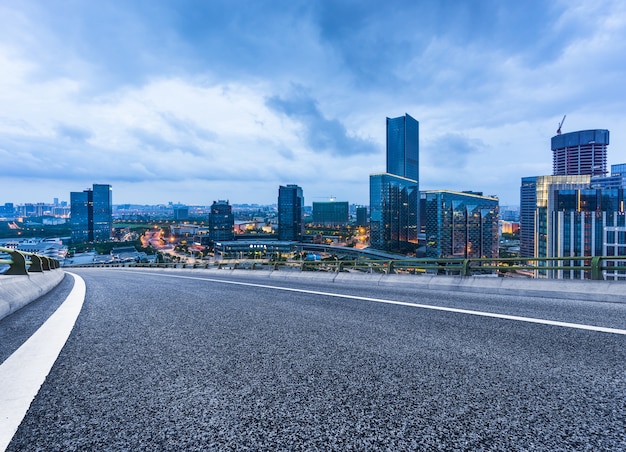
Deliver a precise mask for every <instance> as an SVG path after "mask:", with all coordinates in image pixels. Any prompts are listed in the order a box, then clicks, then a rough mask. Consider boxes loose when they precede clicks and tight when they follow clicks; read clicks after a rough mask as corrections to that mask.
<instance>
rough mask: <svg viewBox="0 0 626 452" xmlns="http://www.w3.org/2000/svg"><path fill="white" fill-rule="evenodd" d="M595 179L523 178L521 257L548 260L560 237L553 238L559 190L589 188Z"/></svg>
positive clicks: (567, 177)
mask: <svg viewBox="0 0 626 452" xmlns="http://www.w3.org/2000/svg"><path fill="white" fill-rule="evenodd" d="M590 180H591V176H589V175H586V176H532V177H524V178H522V186H521V189H520V256H521V257H548V249H549V248H550V246H551V242H552V241H553V240H555V238H556V237H554V236H553V235H550V234H549V233H548V232H549V231H551V230H552V229H551V221H552V219H551V216H550V215H548V212H549V211H551V210H554V208H553V206H554V192H555V191H556V190H560V189H563V190H568V189H570V190H571V189H580V188H588V187H589V182H590Z"/></svg>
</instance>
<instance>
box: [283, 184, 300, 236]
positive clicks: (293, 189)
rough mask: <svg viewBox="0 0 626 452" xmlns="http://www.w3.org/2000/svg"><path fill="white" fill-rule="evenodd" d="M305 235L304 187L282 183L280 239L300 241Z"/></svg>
mask: <svg viewBox="0 0 626 452" xmlns="http://www.w3.org/2000/svg"><path fill="white" fill-rule="evenodd" d="M303 235H304V195H303V192H302V188H301V187H299V186H297V185H294V184H289V185H285V186H283V185H281V186H280V187H279V189H278V239H279V240H283V241H285V240H287V241H300V240H302V236H303Z"/></svg>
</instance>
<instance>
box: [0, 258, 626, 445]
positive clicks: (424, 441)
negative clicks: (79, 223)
mask: <svg viewBox="0 0 626 452" xmlns="http://www.w3.org/2000/svg"><path fill="white" fill-rule="evenodd" d="M75 273H77V274H79V275H80V276H82V277H83V278H84V280H85V282H86V285H87V295H86V299H85V302H84V305H83V308H82V311H81V314H80V316H79V317H78V320H77V322H76V325H75V327H74V330H73V332H72V334H71V335H70V337H69V340H68V341H67V343H66V345H65V347H64V348H63V350H62V352H61V354H60V356H59V358H58V360H57V361H56V363H55V365H54V367H53V368H52V371H51V372H50V374H49V375H48V377H47V379H46V381H45V383H44V385H43V386H42V388H41V390H40V391H39V394H38V395H37V397H36V398H35V400H34V401H33V403H32V405H31V407H30V410H29V411H28V413H27V415H26V417H25V418H24V420H23V422H22V424H21V425H20V427H19V429H18V431H17V433H16V435H15V436H14V438H13V440H12V442H11V443H10V445H9V447H8V449H7V450H9V451H49V450H50V451H51V450H55V451H73V450H81V451H86V450H89V451H91V450H116V451H118V450H127V451H136V450H151V451H153V450H154V451H156V450H176V451H179V450H255V451H256V450H272V451H274V450H342V451H343V450H394V451H395V450H552V451H554V450H594V451H596V450H626V372H625V370H626V336H625V335H621V334H613V333H607V332H600V331H588V330H581V329H577V328H570V327H565V326H555V325H546V324H537V323H531V322H528V321H522V320H510V319H504V318H490V317H483V316H480V315H475V314H468V313H464V312H446V311H438V310H433V309H427V308H425V307H412V306H406V305H393V304H387V303H382V302H376V301H367V300H363V299H361V298H363V297H366V298H376V299H378V300H379V301H382V300H392V301H399V302H408V303H419V304H422V305H432V306H443V307H452V308H459V309H464V310H471V311H485V312H490V313H499V314H509V315H514V316H521V317H530V318H532V319H548V320H554V321H559V322H569V323H576V324H584V325H594V326H603V327H609V328H619V329H626V304H615V303H613V304H611V303H598V302H595V303H587V302H581V301H577V302H568V301H565V300H551V299H528V298H519V297H515V296H493V295H481V294H467V293H460V294H454V293H450V292H434V291H417V290H415V289H410V288H396V289H389V288H385V289H381V288H377V287H373V286H370V287H364V286H359V285H356V284H354V285H347V284H346V285H338V284H332V283H331V284H328V283H327V284H320V283H316V282H311V281H309V282H303V283H299V282H297V281H271V280H269V279H264V280H261V279H259V278H247V279H233V278H232V277H230V276H228V273H227V272H224V276H223V277H219V275H218V276H216V274H215V272H213V273H211V274H210V275H209V274H207V275H203V274H202V273H200V272H199V273H193V274H191V273H190V272H188V271H184V270H182V271H178V272H175V271H169V272H150V271H148V270H134V271H126V270H119V269H79V270H78V269H77V270H76V271H75ZM190 275H192V278H179V277H177V276H190ZM207 278H210V279H211V280H209V279H207ZM215 279H223V280H224V281H226V282H220V281H216V280H215ZM68 280H69V277H68V278H66V281H64V282H63V283H62V285H61V286H60V287H59V288H58V289H56V290H55V291H53V292H52V293H51V294H50V295H49V297H46V299H44V300H43V301H39V302H37V303H34V304H33V305H32V306H29V307H28V308H27V309H28V310H29V311H24V310H22V311H19V312H18V313H16V314H14V315H12V316H10V317H8V318H7V319H5V320H3V321H2V322H0V337H3V336H2V331H5V337H6V336H11V337H13V336H14V335H12V334H11V335H7V334H6V331H8V329H9V328H12V331H17V330H20V329H21V328H18V327H16V326H15V323H12V322H15V321H16V319H18V320H19V322H21V323H20V325H22V327H24V325H25V324H26V323H28V322H27V321H26V320H25V316H26V317H29V316H30V318H32V319H34V320H32V321H33V322H35V321H36V319H39V318H41V317H42V316H45V315H44V314H41V312H42V311H43V310H47V311H50V310H51V306H53V305H54V304H55V303H58V300H59V299H61V298H62V295H63V293H65V292H68V291H69V290H70V289H71V285H72V284H71V280H69V281H68ZM237 281H240V282H247V283H249V284H254V285H240V284H232V283H233V282H237ZM229 282H230V283H229ZM263 285H266V286H283V287H289V288H295V289H298V290H301V291H286V290H278V289H275V288H271V287H262V286H263ZM308 290H313V291H317V292H328V293H332V294H336V295H337V294H339V295H340V294H345V295H349V296H353V297H355V298H344V297H337V296H330V295H323V294H319V293H318V294H312V293H308V292H307V291H308ZM46 300H48V301H46ZM29 313H31V314H29ZM16 315H17V317H16ZM29 328H31V329H32V327H29ZM9 342H11V341H3V343H2V345H0V357H2V358H3V359H4V357H5V356H6V355H7V353H8V354H10V353H9V351H7V350H8V349H10V348H12V347H15V346H16V345H15V344H12V345H10V344H9ZM13 342H14V341H13Z"/></svg>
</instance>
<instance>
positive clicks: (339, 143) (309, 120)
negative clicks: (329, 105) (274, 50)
mask: <svg viewBox="0 0 626 452" xmlns="http://www.w3.org/2000/svg"><path fill="white" fill-rule="evenodd" d="M265 104H266V105H267V107H268V108H270V109H271V110H273V111H275V112H278V113H281V114H284V115H286V116H288V117H289V118H291V119H293V120H294V121H297V122H299V123H300V124H301V125H302V127H303V130H304V131H303V134H304V136H303V139H304V141H305V144H306V145H307V147H309V148H311V149H312V150H313V151H316V152H328V153H333V154H335V155H345V156H350V155H358V154H373V153H375V152H377V148H376V145H375V144H374V143H373V142H371V141H367V140H363V139H361V138H358V137H352V136H349V135H348V131H347V130H346V127H345V126H344V125H343V124H342V123H341V122H340V121H339V120H337V119H327V118H326V117H325V116H324V115H323V113H322V112H321V111H320V109H319V107H318V105H317V102H316V101H315V99H313V98H312V97H311V96H310V95H309V94H308V93H307V92H306V91H305V90H304V89H303V88H302V87H294V89H293V91H292V93H291V94H290V95H288V96H286V97H280V96H272V97H269V98H268V99H266V102H265Z"/></svg>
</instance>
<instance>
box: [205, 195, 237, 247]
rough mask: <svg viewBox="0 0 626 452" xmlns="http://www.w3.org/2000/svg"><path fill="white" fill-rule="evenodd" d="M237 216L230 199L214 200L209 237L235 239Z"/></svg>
mask: <svg viewBox="0 0 626 452" xmlns="http://www.w3.org/2000/svg"><path fill="white" fill-rule="evenodd" d="M234 226H235V217H234V216H233V209H232V207H231V206H230V204H228V201H223V200H220V201H213V205H212V206H211V212H210V214H209V237H210V238H211V240H214V241H218V240H233V238H234V237H235V233H234Z"/></svg>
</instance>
